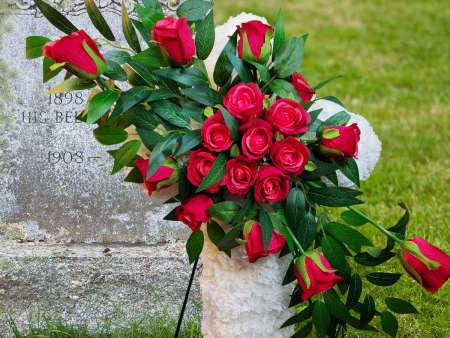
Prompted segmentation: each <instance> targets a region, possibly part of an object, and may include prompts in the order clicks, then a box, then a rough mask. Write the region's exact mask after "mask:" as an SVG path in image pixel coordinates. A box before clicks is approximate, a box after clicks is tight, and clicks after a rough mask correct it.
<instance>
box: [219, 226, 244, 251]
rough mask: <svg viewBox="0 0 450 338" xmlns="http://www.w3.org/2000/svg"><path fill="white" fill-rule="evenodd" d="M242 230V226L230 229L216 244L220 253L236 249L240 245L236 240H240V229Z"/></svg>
mask: <svg viewBox="0 0 450 338" xmlns="http://www.w3.org/2000/svg"><path fill="white" fill-rule="evenodd" d="M243 228H244V224H243V223H240V224H237V225H236V226H235V227H233V228H231V230H230V231H228V233H227V234H226V235H225V237H224V238H222V239H221V240H220V242H219V243H218V244H217V247H218V248H219V250H220V251H225V252H226V251H229V250H231V249H233V248H236V247H238V246H239V245H240V244H239V243H238V242H237V241H236V238H242V237H241V236H242V229H243Z"/></svg>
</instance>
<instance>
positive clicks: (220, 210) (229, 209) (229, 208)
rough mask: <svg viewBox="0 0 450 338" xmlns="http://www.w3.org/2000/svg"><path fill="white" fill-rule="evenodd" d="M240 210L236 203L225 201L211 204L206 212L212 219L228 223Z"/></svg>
mask: <svg viewBox="0 0 450 338" xmlns="http://www.w3.org/2000/svg"><path fill="white" fill-rule="evenodd" d="M240 208H241V206H240V205H239V204H237V203H236V202H232V201H225V202H220V203H217V204H213V205H211V206H210V207H209V208H207V209H206V210H207V211H208V213H209V214H210V215H211V216H212V217H215V218H217V219H220V220H221V221H224V222H228V223H229V222H231V221H232V220H233V219H234V218H235V217H236V214H237V213H238V211H239V209H240Z"/></svg>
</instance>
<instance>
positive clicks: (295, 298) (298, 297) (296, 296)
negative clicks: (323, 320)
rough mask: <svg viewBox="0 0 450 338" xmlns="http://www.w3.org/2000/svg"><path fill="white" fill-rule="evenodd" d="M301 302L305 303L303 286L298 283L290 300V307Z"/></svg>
mask: <svg viewBox="0 0 450 338" xmlns="http://www.w3.org/2000/svg"><path fill="white" fill-rule="evenodd" d="M301 303H303V299H302V288H301V287H300V285H298V284H297V286H296V287H295V289H294V291H293V292H292V295H291V300H290V301H289V307H293V306H296V305H298V304H301ZM310 317H311V316H310Z"/></svg>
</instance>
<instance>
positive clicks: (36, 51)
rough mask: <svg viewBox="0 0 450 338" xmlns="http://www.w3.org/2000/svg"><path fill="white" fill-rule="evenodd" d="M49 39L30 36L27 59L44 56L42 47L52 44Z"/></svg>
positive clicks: (27, 45) (27, 44)
mask: <svg viewBox="0 0 450 338" xmlns="http://www.w3.org/2000/svg"><path fill="white" fill-rule="evenodd" d="M47 6H48V5H47ZM51 41H52V40H50V39H49V38H45V37H43V36H28V37H27V39H26V44H25V45H26V46H25V49H26V54H25V55H26V58H27V59H35V58H38V57H41V56H42V53H43V52H44V51H43V50H42V47H44V45H45V44H46V43H47V42H51Z"/></svg>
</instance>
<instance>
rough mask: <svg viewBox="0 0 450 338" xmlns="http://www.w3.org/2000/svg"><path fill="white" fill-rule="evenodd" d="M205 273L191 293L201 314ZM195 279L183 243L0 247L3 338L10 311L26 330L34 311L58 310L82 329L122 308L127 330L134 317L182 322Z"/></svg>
mask: <svg viewBox="0 0 450 338" xmlns="http://www.w3.org/2000/svg"><path fill="white" fill-rule="evenodd" d="M106 248H108V249H109V251H108V250H107V249H106ZM105 249H106V250H105ZM104 251H108V252H106V253H105V252H104ZM201 267H202V264H199V268H198V271H197V273H196V277H197V278H196V282H195V284H194V285H193V288H192V290H191V296H190V302H189V306H190V307H191V308H190V310H191V311H193V312H194V311H195V308H196V309H199V308H200V306H199V302H200V301H199V300H200V295H199V286H198V277H199V276H200V275H201ZM190 273H191V266H190V265H189V261H188V259H187V255H186V250H185V244H184V243H171V244H154V245H146V244H95V243H91V244H68V245H62V244H60V245H58V244H43V243H42V244H35V243H26V244H19V243H16V242H6V241H1V242H0V334H1V333H4V332H1V331H2V330H5V331H6V330H7V329H6V323H5V315H4V314H5V313H7V312H9V313H10V314H11V316H12V318H13V319H14V320H15V321H16V323H18V324H19V327H20V326H23V325H25V324H26V323H27V314H29V313H30V312H31V311H32V312H34V313H36V312H37V309H38V308H40V309H41V312H42V313H49V312H55V311H57V313H59V314H61V315H63V317H64V321H65V322H66V323H73V324H75V325H77V324H83V323H85V321H86V320H88V322H89V324H90V326H91V327H96V326H97V322H98V321H101V319H102V318H107V317H110V316H113V315H115V316H116V315H117V309H118V308H119V307H120V313H121V316H120V318H121V319H120V323H119V324H121V325H124V323H126V322H127V320H128V319H131V318H132V317H133V316H134V317H135V318H136V317H137V315H139V314H141V315H142V314H144V313H146V312H147V313H148V312H150V313H154V314H155V315H157V313H160V312H161V311H163V310H164V309H165V308H166V309H167V310H168V311H169V313H170V314H171V315H172V316H173V317H174V318H176V317H177V315H178V311H179V309H180V307H181V305H182V303H183V297H184V293H185V290H186V287H187V285H188V281H189V276H190ZM195 304H197V305H195ZM2 328H3V329H2ZM6 332H7V331H6Z"/></svg>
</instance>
